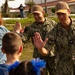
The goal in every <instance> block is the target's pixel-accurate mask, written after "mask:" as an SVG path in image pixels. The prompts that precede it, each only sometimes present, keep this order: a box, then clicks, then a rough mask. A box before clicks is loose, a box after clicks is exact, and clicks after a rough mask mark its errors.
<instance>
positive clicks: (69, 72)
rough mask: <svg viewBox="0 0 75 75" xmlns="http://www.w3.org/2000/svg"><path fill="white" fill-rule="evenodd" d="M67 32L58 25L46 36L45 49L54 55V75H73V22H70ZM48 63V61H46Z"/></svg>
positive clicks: (74, 39) (74, 34) (74, 59)
mask: <svg viewBox="0 0 75 75" xmlns="http://www.w3.org/2000/svg"><path fill="white" fill-rule="evenodd" d="M70 25H71V27H70V29H69V31H66V30H65V29H64V28H63V27H62V25H61V23H58V24H57V25H56V26H55V27H54V28H53V29H52V30H51V31H50V32H49V33H48V35H47V37H48V38H49V40H48V42H47V44H46V46H45V48H46V49H47V50H49V54H48V56H51V49H54V53H55V63H56V64H55V65H56V67H55V68H56V73H55V75H74V70H75V21H74V20H72V23H71V24H70ZM48 62H49V61H48Z"/></svg>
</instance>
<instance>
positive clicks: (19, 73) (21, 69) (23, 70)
mask: <svg viewBox="0 0 75 75" xmlns="http://www.w3.org/2000/svg"><path fill="white" fill-rule="evenodd" d="M45 65H46V62H44V60H40V59H39V58H37V59H33V60H31V61H23V62H21V63H20V64H19V65H18V66H17V67H16V68H15V69H14V70H11V71H10V74H9V75H46V74H45V71H44V68H45Z"/></svg>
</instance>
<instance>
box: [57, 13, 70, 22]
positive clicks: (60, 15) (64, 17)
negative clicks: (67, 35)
mask: <svg viewBox="0 0 75 75" xmlns="http://www.w3.org/2000/svg"><path fill="white" fill-rule="evenodd" d="M57 17H58V19H59V21H60V22H61V23H62V22H63V23H65V21H67V20H68V17H69V13H68V12H66V13H57Z"/></svg>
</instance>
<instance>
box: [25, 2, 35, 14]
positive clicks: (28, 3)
mask: <svg viewBox="0 0 75 75" xmlns="http://www.w3.org/2000/svg"><path fill="white" fill-rule="evenodd" d="M25 4H26V5H28V7H29V12H28V13H31V8H32V6H33V5H35V3H34V2H33V1H28V2H27V3H25Z"/></svg>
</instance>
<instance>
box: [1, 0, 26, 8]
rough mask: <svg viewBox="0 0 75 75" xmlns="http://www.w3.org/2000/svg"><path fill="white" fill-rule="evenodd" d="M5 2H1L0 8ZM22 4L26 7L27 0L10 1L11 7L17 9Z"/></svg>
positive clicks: (3, 0) (2, 0)
mask: <svg viewBox="0 0 75 75" xmlns="http://www.w3.org/2000/svg"><path fill="white" fill-rule="evenodd" d="M4 2H5V0H0V7H1V5H2V4H3V3H4ZM20 4H23V5H24V6H25V0H14V1H8V5H9V7H12V8H17V7H19V5H20Z"/></svg>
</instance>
